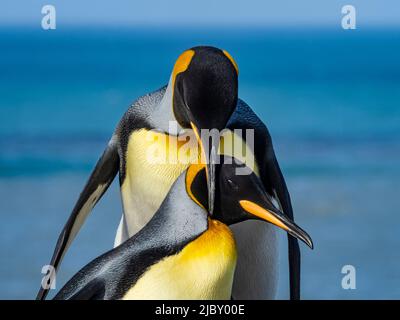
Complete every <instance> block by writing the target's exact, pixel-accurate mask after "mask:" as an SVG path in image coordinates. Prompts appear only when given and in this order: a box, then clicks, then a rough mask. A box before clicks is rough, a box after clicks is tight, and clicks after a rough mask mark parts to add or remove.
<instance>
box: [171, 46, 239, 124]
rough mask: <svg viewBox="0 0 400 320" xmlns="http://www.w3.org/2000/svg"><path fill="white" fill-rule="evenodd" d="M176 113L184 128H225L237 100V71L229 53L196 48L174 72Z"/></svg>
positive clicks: (175, 67) (183, 56)
mask: <svg viewBox="0 0 400 320" xmlns="http://www.w3.org/2000/svg"><path fill="white" fill-rule="evenodd" d="M172 77H173V110H174V114H175V118H176V120H177V121H178V122H179V124H180V125H181V126H182V127H183V128H191V127H192V125H195V126H196V127H197V128H198V129H199V130H200V129H218V130H222V129H223V128H225V126H226V123H227V122H228V120H229V118H230V116H231V115H232V112H233V111H234V109H235V108H236V104H237V99H238V69H237V66H236V63H235V61H234V60H233V58H232V57H231V56H230V55H229V53H227V52H226V51H223V50H220V49H218V48H214V47H206V46H201V47H193V48H191V49H189V50H187V51H185V52H183V53H182V54H181V55H180V56H179V58H178V59H177V61H176V63H175V66H174V70H173V74H172Z"/></svg>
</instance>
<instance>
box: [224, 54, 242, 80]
mask: <svg viewBox="0 0 400 320" xmlns="http://www.w3.org/2000/svg"><path fill="white" fill-rule="evenodd" d="M222 52H223V53H224V55H225V56H226V57H227V58H228V59H229V60H230V61H231V62H232V64H233V66H234V67H235V69H236V73H237V74H239V67H238V65H237V63H236V61H235V60H234V59H233V58H232V56H231V55H230V54H229V52H228V51H225V50H222Z"/></svg>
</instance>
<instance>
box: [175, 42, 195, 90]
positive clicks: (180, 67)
mask: <svg viewBox="0 0 400 320" xmlns="http://www.w3.org/2000/svg"><path fill="white" fill-rule="evenodd" d="M193 56H194V50H186V51H185V52H183V53H182V54H181V55H180V56H179V57H178V59H177V60H176V62H175V65H174V70H173V71H172V83H173V84H174V83H175V78H176V76H177V75H178V74H179V73H181V72H184V71H186V69H187V68H188V67H189V64H190V62H191V61H192V58H193Z"/></svg>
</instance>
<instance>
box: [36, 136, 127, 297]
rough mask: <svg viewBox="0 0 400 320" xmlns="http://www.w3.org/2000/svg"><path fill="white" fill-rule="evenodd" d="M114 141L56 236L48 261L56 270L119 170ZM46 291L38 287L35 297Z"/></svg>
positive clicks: (41, 295) (43, 295)
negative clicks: (49, 260)
mask: <svg viewBox="0 0 400 320" xmlns="http://www.w3.org/2000/svg"><path fill="white" fill-rule="evenodd" d="M115 141H116V139H111V141H110V142H109V144H108V146H107V148H106V149H105V151H104V153H103V155H102V156H101V158H100V159H99V160H98V162H97V164H96V167H95V168H94V170H93V171H92V173H91V175H90V178H89V180H88V181H87V182H86V185H85V187H84V189H83V191H82V193H81V194H80V196H79V199H78V201H77V203H76V204H75V207H74V209H73V211H72V213H71V215H70V217H69V219H68V221H67V223H66V224H65V226H64V229H63V230H62V232H61V234H60V236H59V237H58V241H57V244H56V247H55V249H54V253H53V257H52V258H51V262H50V265H51V266H53V267H54V268H55V270H56V271H57V270H58V267H59V265H60V263H61V261H62V259H63V257H64V254H65V253H66V251H67V250H68V247H69V246H70V244H71V243H72V241H73V240H74V238H75V236H76V234H77V233H78V232H79V230H80V228H81V226H82V225H83V223H84V221H85V219H86V217H87V216H88V215H89V213H90V212H91V210H92V209H93V207H94V206H95V205H96V203H97V202H98V201H99V199H100V198H101V197H102V195H103V194H104V193H105V192H106V190H107V188H108V187H109V186H110V184H111V182H112V181H113V180H114V177H115V175H116V174H117V172H118V170H119V163H120V161H119V156H118V149H117V144H116V142H115ZM49 281H50V280H49ZM49 287H50V286H49ZM48 291H49V289H44V288H43V287H40V290H39V292H38V294H37V296H36V299H37V300H43V299H45V298H46V296H47V294H48Z"/></svg>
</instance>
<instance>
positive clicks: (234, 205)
mask: <svg viewBox="0 0 400 320" xmlns="http://www.w3.org/2000/svg"><path fill="white" fill-rule="evenodd" d="M239 165H240V166H243V164H241V163H240V162H238V161H233V162H232V161H231V162H229V164H222V165H218V166H217V168H216V170H217V173H216V176H217V187H216V200H215V213H214V215H213V216H212V217H210V216H209V214H208V212H207V210H206V209H205V208H206V207H207V203H208V192H207V182H206V181H207V179H206V172H205V171H206V170H205V168H204V165H198V164H197V165H190V166H189V168H188V169H187V170H186V172H184V173H182V174H181V175H180V176H179V177H178V179H177V180H176V182H175V183H174V184H173V185H172V187H171V189H170V191H169V192H168V194H167V196H166V198H165V200H164V201H163V202H162V204H161V206H160V208H159V209H158V210H157V212H156V213H155V214H154V216H153V217H152V218H151V219H150V221H149V222H148V223H147V224H146V225H145V227H144V228H142V229H141V230H140V231H139V232H138V233H136V234H135V235H134V236H132V237H131V238H130V239H128V240H127V241H125V242H124V243H123V244H122V245H120V246H118V247H116V248H114V249H113V250H111V251H109V252H107V253H105V254H103V255H102V256H100V257H99V258H97V259H95V260H93V261H92V262H91V263H89V264H88V265H86V266H85V267H84V268H83V269H81V270H80V271H79V272H78V273H77V274H76V275H75V276H74V277H72V279H71V280H70V281H68V282H67V284H66V285H65V286H64V287H63V288H62V289H61V290H60V291H59V292H58V294H57V295H56V296H55V298H54V299H61V300H69V299H71V300H72V299H79V300H86V299H97V300H104V299H105V300H115V299H124V300H136V299H169V300H170V299H180V300H181V299H207V300H209V299H219V300H221V299H230V297H231V293H232V284H233V278H234V271H235V266H236V260H237V252H236V245H235V239H234V236H233V234H232V232H231V231H230V229H229V228H228V227H227V225H231V224H235V223H238V222H242V221H244V220H247V219H258V220H263V221H267V222H269V223H271V224H274V225H276V226H278V227H280V228H282V229H284V230H285V231H287V232H288V233H290V234H291V235H293V236H295V237H298V238H299V239H301V240H302V241H304V242H305V243H306V244H307V245H308V246H310V247H311V248H312V247H313V244H312V240H311V238H310V237H309V235H308V234H307V233H306V232H305V231H303V230H302V229H301V228H300V227H298V226H297V225H296V224H295V223H294V222H293V221H290V220H289V219H287V217H286V216H285V215H284V214H282V213H281V212H280V211H279V210H278V209H276V208H275V207H274V205H273V203H272V202H271V200H270V198H269V196H268V194H267V193H266V192H265V189H264V187H263V185H262V183H261V181H260V180H259V178H258V176H256V175H255V174H254V173H251V174H249V175H237V174H236V171H235V170H236V168H237V167H238V166H239Z"/></svg>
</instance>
